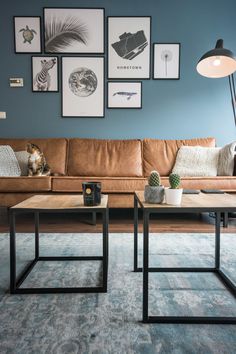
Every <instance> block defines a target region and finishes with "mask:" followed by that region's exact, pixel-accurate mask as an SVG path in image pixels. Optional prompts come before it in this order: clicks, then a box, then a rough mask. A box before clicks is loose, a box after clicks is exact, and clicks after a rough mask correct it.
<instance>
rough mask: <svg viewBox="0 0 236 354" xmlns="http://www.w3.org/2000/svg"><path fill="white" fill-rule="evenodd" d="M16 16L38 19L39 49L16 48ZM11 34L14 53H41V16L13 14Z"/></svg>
mask: <svg viewBox="0 0 236 354" xmlns="http://www.w3.org/2000/svg"><path fill="white" fill-rule="evenodd" d="M17 18H29V19H30V18H31V19H38V20H39V36H40V38H39V50H36V51H34V50H33V51H32V50H30V51H21V50H18V49H17V38H16V30H17V29H16V19H17ZM13 35H14V53H15V54H42V48H43V44H42V19H41V16H13Z"/></svg>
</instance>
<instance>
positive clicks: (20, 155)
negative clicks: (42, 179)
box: [15, 150, 29, 176]
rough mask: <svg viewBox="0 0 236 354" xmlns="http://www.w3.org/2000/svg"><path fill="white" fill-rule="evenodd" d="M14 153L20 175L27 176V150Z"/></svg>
mask: <svg viewBox="0 0 236 354" xmlns="http://www.w3.org/2000/svg"><path fill="white" fill-rule="evenodd" d="M15 155H16V158H17V161H18V164H19V166H20V170H21V176H28V160H29V153H28V152H27V151H25V150H24V151H15Z"/></svg>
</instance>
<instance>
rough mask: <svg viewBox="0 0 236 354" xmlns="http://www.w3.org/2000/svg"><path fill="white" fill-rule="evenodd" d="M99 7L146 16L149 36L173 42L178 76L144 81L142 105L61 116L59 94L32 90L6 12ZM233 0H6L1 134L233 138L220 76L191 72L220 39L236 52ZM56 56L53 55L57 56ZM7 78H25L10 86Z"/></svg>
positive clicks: (1, 15) (0, 31)
mask: <svg viewBox="0 0 236 354" xmlns="http://www.w3.org/2000/svg"><path fill="white" fill-rule="evenodd" d="M63 6H64V7H76V6H77V7H89V6H91V7H104V8H105V14H106V16H122V15H125V16H152V42H163V43H168V42H171V43H173V42H180V43H181V62H180V65H181V67H180V80H144V81H143V97H142V109H127V110H126V109H122V110H121V109H107V108H106V109H105V117H104V118H62V117H61V94H60V92H59V93H43V94H41V93H37V92H32V90H31V55H29V54H15V53H14V35H13V16H14V15H15V16H39V15H40V16H42V15H43V7H63ZM235 13H236V2H235V0H224V1H222V0H205V1H196V0H181V1H180V0H148V1H143V0H129V1H127V0H119V1H116V0H101V1H100V0H97V1H92V0H83V1H82V0H81V1H78V0H57V1H56V0H45V1H43V0H42V1H32V0H31V1H30V0H23V1H18V0H9V1H7V2H4V3H3V5H2V6H1V12H0V43H1V56H0V61H1V68H0V111H6V112H7V119H0V137H59V136H65V137H75V136H76V137H87V138H111V139H113V138H115V139H119V138H144V137H150V138H162V139H176V138H184V139H185V138H192V137H204V136H214V137H216V138H217V142H218V145H223V144H225V143H227V142H229V141H232V140H235V137H236V134H235V132H236V128H235V125H234V121H233V114H232V107H231V102H230V96H229V88H228V82H227V79H217V80H216V79H207V78H203V77H201V76H199V75H198V74H197V72H196V69H195V67H196V63H197V61H198V59H199V57H200V56H201V55H202V54H203V53H204V52H206V51H207V50H209V49H211V48H213V47H214V45H215V42H216V40H217V39H218V38H223V39H224V43H225V47H227V48H229V49H231V50H232V51H234V52H235V53H236V40H235V34H236V21H235ZM59 57H60V55H59ZM10 77H22V78H24V87H23V88H10V87H9V78H10Z"/></svg>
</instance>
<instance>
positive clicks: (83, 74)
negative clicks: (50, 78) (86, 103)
mask: <svg viewBox="0 0 236 354" xmlns="http://www.w3.org/2000/svg"><path fill="white" fill-rule="evenodd" d="M68 84H69V88H70V90H71V92H73V94H74V95H76V96H79V97H87V96H90V95H92V94H93V93H94V92H95V91H96V89H97V85H98V80H97V76H96V75H95V73H94V72H93V71H92V70H90V69H88V68H77V69H75V70H74V71H73V72H72V73H71V74H70V77H69V80H68Z"/></svg>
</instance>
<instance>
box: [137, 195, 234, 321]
mask: <svg viewBox="0 0 236 354" xmlns="http://www.w3.org/2000/svg"><path fill="white" fill-rule="evenodd" d="M138 205H140V207H141V209H142V211H143V268H140V267H138ZM212 209H214V210H212ZM212 211H213V212H215V213H216V219H215V267H214V268H203V267H194V268H193V267H184V268H182V267H178V268H170V267H169V268H164V267H163V268H162V267H149V221H150V214H159V213H175V214H176V213H200V212H212ZM233 211H234V212H235V211H236V207H235V208H227V209H226V208H223V207H215V208H211V210H210V209H209V208H204V207H202V208H201V207H199V208H192V209H190V208H176V207H173V208H168V210H164V209H158V208H148V209H145V208H143V207H142V203H141V202H140V201H139V199H138V197H137V196H136V194H134V272H143V322H144V323H192V324H194V323H198V324H236V317H235V316H232V317H224V316H212V317H210V316H149V315H148V292H149V291H148V290H149V289H148V280H149V272H160V273H161V272H167V273H168V272H170V273H174V272H180V273H181V272H190V273H191V272H196V273H209V272H213V273H214V274H216V275H217V277H218V279H219V280H220V281H221V282H222V283H223V284H224V285H225V286H226V288H227V289H228V290H229V291H230V292H231V293H232V294H233V296H234V297H236V286H235V284H234V283H233V282H232V280H230V279H229V277H228V276H227V275H226V274H225V273H224V272H223V271H222V270H221V269H220V221H221V213H222V212H224V213H225V212H233Z"/></svg>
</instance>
